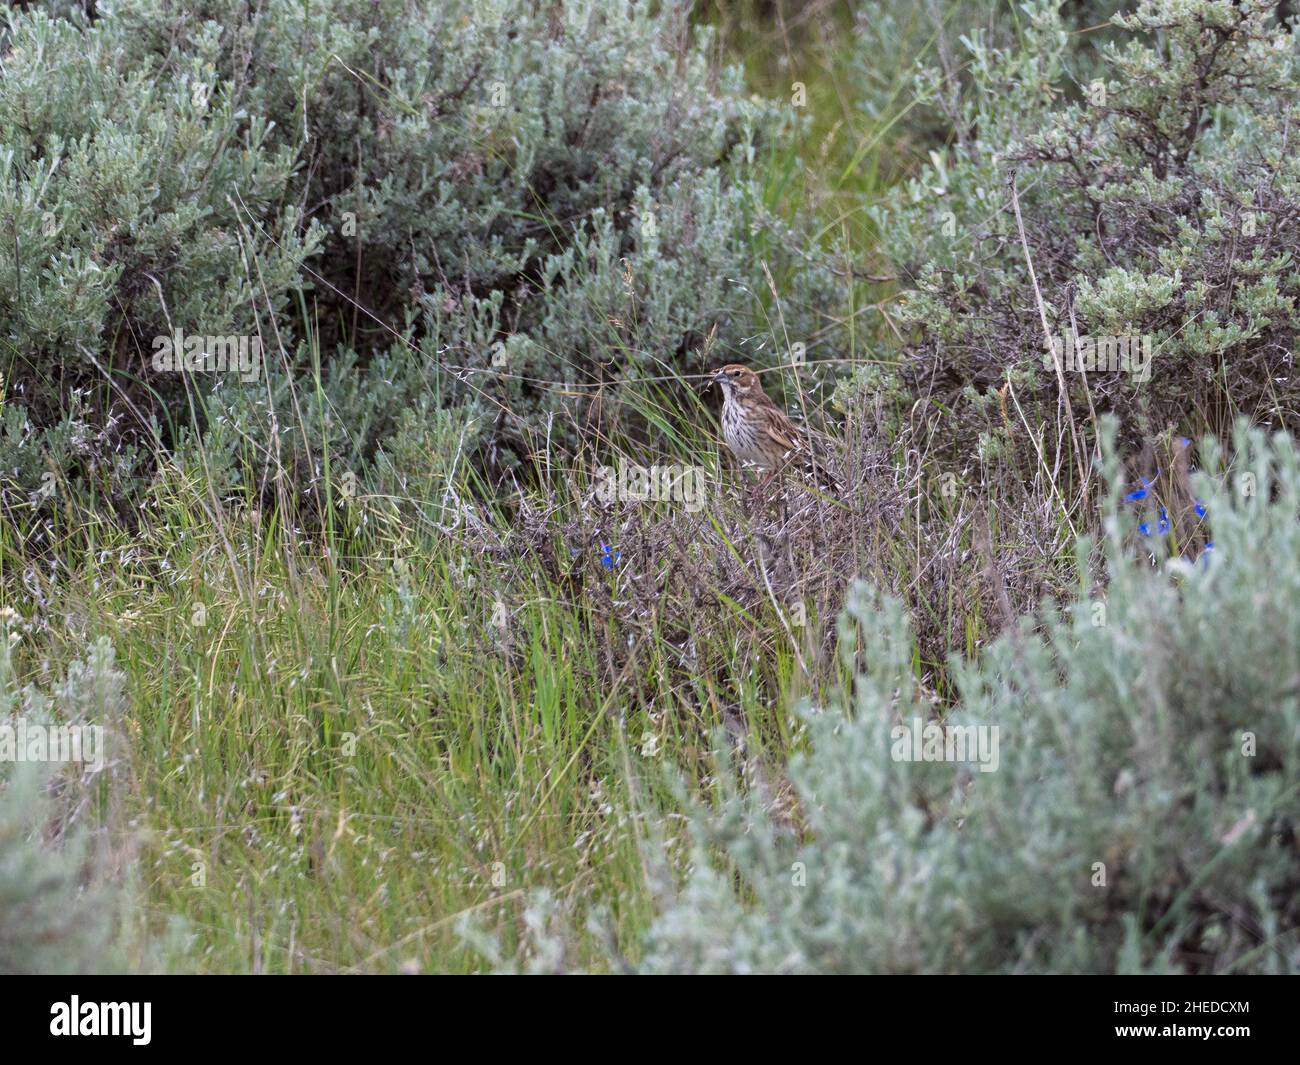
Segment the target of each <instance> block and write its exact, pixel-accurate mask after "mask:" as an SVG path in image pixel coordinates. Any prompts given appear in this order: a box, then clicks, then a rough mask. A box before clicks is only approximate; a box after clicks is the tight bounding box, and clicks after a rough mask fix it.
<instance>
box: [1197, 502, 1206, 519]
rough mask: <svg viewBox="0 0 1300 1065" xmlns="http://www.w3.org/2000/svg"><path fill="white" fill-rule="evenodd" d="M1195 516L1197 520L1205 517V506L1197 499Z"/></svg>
mask: <svg viewBox="0 0 1300 1065" xmlns="http://www.w3.org/2000/svg"><path fill="white" fill-rule="evenodd" d="M1196 516H1197V517H1198V518H1203V517H1205V504H1204V503H1202V502H1201V501H1200V500H1199V499H1198V500H1197V501H1196Z"/></svg>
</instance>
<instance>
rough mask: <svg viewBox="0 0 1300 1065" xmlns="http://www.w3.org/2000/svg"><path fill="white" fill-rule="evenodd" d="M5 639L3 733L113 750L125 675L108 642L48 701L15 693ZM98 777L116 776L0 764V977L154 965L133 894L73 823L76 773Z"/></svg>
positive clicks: (4, 629) (74, 668)
mask: <svg viewBox="0 0 1300 1065" xmlns="http://www.w3.org/2000/svg"><path fill="white" fill-rule="evenodd" d="M9 634H10V629H9V626H8V625H4V626H0V726H4V727H6V728H15V729H16V728H17V727H18V725H19V723H22V724H23V725H24V726H31V725H40V726H42V727H48V726H52V725H76V726H97V727H99V728H101V729H103V730H104V734H105V735H106V736H108V737H109V739H110V741H112V742H117V740H118V737H117V735H116V733H117V731H118V729H119V727H120V722H121V715H122V712H123V709H124V705H125V703H124V694H123V691H124V686H125V682H126V677H125V675H124V674H123V673H122V672H121V671H120V670H118V669H117V668H116V666H115V664H114V659H113V648H112V646H111V645H110V644H109V642H108V641H107V640H105V639H101V640H99V641H98V642H97V643H96V644H95V645H94V646H93V647H91V649H90V651H89V653H88V654H87V656H86V658H85V659H84V660H79V661H76V662H74V663H72V665H71V666H69V668H68V671H67V675H66V677H65V678H64V680H63V681H61V682H60V683H59V684H57V685H56V686H55V688H54V690H53V691H52V693H51V694H50V695H46V694H45V693H43V692H41V691H40V690H38V689H37V688H35V687H31V686H29V687H27V688H25V689H22V690H19V689H18V687H17V684H16V682H15V677H14V672H13V667H12V665H11V662H10V657H9V643H8V639H7V638H8V636H9ZM16 735H23V734H22V733H16ZM82 753H83V756H84V755H86V754H89V753H90V749H89V747H85V748H83V749H82ZM98 753H99V755H100V756H101V757H100V758H99V759H97V761H102V762H111V761H112V760H113V759H115V758H120V752H117V753H114V754H112V755H110V757H109V758H102V756H103V755H104V753H105V752H103V751H100V752H98ZM100 772H106V773H107V774H108V775H109V777H110V778H111V777H112V776H113V773H114V770H113V769H111V768H106V767H105V765H103V764H100V765H98V766H97V767H95V768H94V769H93V770H87V769H86V767H85V766H84V765H82V764H78V763H69V764H66V765H62V766H57V767H56V766H55V765H51V764H48V763H42V762H29V761H13V762H10V761H8V760H7V759H6V760H4V761H0V972H3V973H10V974H13V973H23V974H35V973H82V972H104V971H110V970H112V971H117V970H120V969H123V968H125V967H126V966H127V965H128V963H130V964H133V965H135V966H137V967H141V966H149V965H150V964H152V962H151V961H150V959H149V958H148V957H146V953H147V952H145V953H142V952H141V951H142V948H143V945H144V940H143V939H141V938H139V937H138V935H137V933H138V932H139V931H140V929H141V927H142V925H143V922H144V919H145V915H144V914H142V913H131V912H128V909H127V907H128V905H129V903H130V902H131V895H130V891H129V889H128V886H127V885H125V884H123V883H115V882H113V877H112V875H111V874H110V872H109V870H108V869H107V867H106V862H105V856H104V855H102V854H100V853H98V851H97V848H96V846H95V836H94V834H93V833H92V832H91V831H88V830H87V828H86V827H85V826H83V825H81V824H79V823H77V821H76V820H74V818H73V814H74V810H75V808H76V807H77V806H78V804H79V802H80V801H81V796H82V794H83V792H82V789H81V786H80V784H79V783H78V781H77V779H76V778H75V776H74V775H73V774H77V773H82V774H83V775H84V774H86V773H89V774H90V775H91V776H93V775H94V774H95V773H100ZM81 783H85V784H89V783H90V781H89V780H85V781H82V782H81ZM110 786H111V785H110ZM69 797H70V798H69ZM116 843H117V845H119V846H120V845H122V844H123V843H124V841H122V840H118V841H116ZM128 879H129V878H128Z"/></svg>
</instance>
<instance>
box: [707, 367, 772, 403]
mask: <svg viewBox="0 0 1300 1065" xmlns="http://www.w3.org/2000/svg"><path fill="white" fill-rule="evenodd" d="M713 380H714V381H716V382H717V383H718V384H720V385H721V386H722V392H723V395H726V396H729V397H733V398H735V399H744V398H745V397H746V396H756V395H761V394H762V392H763V386H762V384H760V383H759V380H758V374H756V373H754V371H753V370H751V369H750V368H749V367H748V366H740V365H738V364H737V363H734V362H733V363H732V364H731V365H730V366H724V367H723V368H722V369H721V370H719V371H718V372H717V373H715V374H714V375H713Z"/></svg>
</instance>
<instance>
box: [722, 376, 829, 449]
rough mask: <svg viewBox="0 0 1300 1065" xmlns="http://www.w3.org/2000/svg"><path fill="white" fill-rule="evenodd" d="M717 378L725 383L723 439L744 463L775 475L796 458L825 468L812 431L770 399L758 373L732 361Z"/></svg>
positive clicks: (723, 391)
mask: <svg viewBox="0 0 1300 1065" xmlns="http://www.w3.org/2000/svg"><path fill="white" fill-rule="evenodd" d="M713 380H714V381H716V382H717V383H718V384H719V385H721V386H722V395H723V404H722V435H723V438H724V439H725V440H726V441H727V447H729V448H731V452H732V454H734V455H735V456H736V458H738V459H739V460H740V461H741V463H743V464H749V465H753V466H757V467H758V468H759V469H760V470H763V471H765V472H768V473H769V474H773V475H774V474H775V473H777V472H778V471H779V470H781V469H782V468H783V467H784V466H785V465H786V464H787V463H790V462H792V461H796V460H797V461H798V462H799V464H800V465H806V464H810V463H811V464H815V465H816V466H817V467H818V468H819V469H820V470H821V471H823V472H824V471H825V467H826V464H825V462H824V461H823V460H821V459H820V458H819V457H818V456H816V455H814V454H813V451H814V449H813V447H812V446H811V444H812V441H811V439H810V436H809V434H808V433H807V432H806V431H805V430H803V429H800V428H799V427H798V426H797V425H795V424H794V422H792V421H791V420H790V419H789V418H787V417H786V416H785V413H784V412H783V411H782V410H781V408H780V407H778V406H777V405H776V404H775V403H773V402H772V401H771V400H770V399H769V398H768V396H767V393H766V392H764V391H763V385H762V383H761V382H760V381H759V379H758V374H756V373H754V371H753V370H751V369H749V367H747V366H739V365H737V364H735V363H732V364H731V365H729V366H724V367H723V368H722V369H721V370H719V371H718V372H717V373H715V374H714V375H713Z"/></svg>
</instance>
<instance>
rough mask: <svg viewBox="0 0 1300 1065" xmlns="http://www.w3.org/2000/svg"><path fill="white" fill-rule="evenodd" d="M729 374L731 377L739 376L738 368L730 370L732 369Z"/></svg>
mask: <svg viewBox="0 0 1300 1065" xmlns="http://www.w3.org/2000/svg"><path fill="white" fill-rule="evenodd" d="M731 376H732V377H739V376H740V371H739V370H732V371H731Z"/></svg>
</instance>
